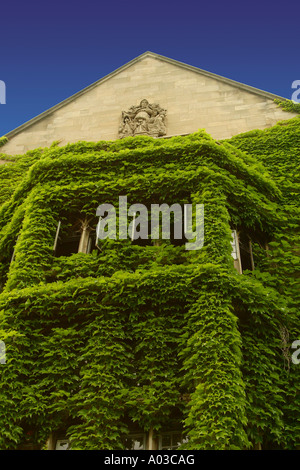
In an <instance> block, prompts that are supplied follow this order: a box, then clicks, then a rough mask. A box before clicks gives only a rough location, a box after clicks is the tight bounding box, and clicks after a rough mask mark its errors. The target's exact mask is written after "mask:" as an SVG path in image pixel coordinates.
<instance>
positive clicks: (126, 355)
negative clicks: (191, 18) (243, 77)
mask: <svg viewBox="0 0 300 470" xmlns="http://www.w3.org/2000/svg"><path fill="white" fill-rule="evenodd" d="M274 100H280V101H281V102H282V103H284V102H285V101H287V100H284V99H283V98H280V97H277V96H275V95H272V94H270V93H267V92H264V91H261V90H257V89H254V88H252V87H250V86H247V85H243V84H240V83H236V82H234V81H232V80H229V79H226V78H223V77H219V76H217V75H214V74H211V73H209V72H206V71H202V70H199V69H196V68H194V67H191V66H188V65H185V64H182V63H179V62H177V61H174V60H171V59H168V58H165V57H162V56H159V55H157V54H153V53H150V52H147V53H145V54H143V55H141V56H140V57H138V58H136V59H134V60H133V61H131V62H130V63H128V64H126V65H124V66H123V67H121V68H120V69H118V70H116V71H115V72H113V73H111V74H110V75H108V76H107V77H104V78H103V79H101V80H99V81H98V82H96V83H94V84H92V85H91V86H89V87H88V88H86V89H85V90H82V91H81V92H79V93H77V94H76V95H74V96H72V97H71V98H69V99H67V100H65V101H64V102H62V103H60V104H58V105H57V106H55V107H54V108H52V109H50V110H48V111H46V112H45V113H43V114H41V115H40V116H37V117H36V118H34V119H32V120H31V121H29V122H28V123H25V124H24V125H22V126H20V127H19V128H18V129H15V130H14V131H12V132H10V133H9V134H7V135H6V136H5V137H6V138H5V139H3V140H2V147H1V151H2V154H1V160H2V163H3V165H1V167H0V178H1V180H2V181H3V182H4V184H3V189H1V191H0V204H1V205H0V220H1V226H0V230H1V231H0V253H1V255H0V256H1V258H0V263H1V264H0V283H1V293H0V311H1V312H2V314H1V315H2V316H1V317H0V322H1V323H0V332H1V335H2V336H1V338H0V340H2V341H3V342H4V343H5V348H6V361H5V363H4V364H0V374H1V382H0V393H1V396H2V400H1V402H0V414H1V416H2V420H1V424H0V426H2V429H1V432H0V436H1V438H0V446H1V448H5V449H6V448H10V449H11V448H17V449H25V448H28V449H41V448H44V449H64V448H68V447H70V446H71V448H72V449H141V448H144V449H145V448H146V449H175V448H178V446H183V447H185V448H188V449H248V448H251V449H259V448H263V449H272V448H281V449H293V448H296V447H297V445H298V444H299V434H297V433H298V431H297V429H298V427H297V421H298V419H299V409H300V407H299V406H298V403H297V400H298V401H299V397H298V395H297V383H299V382H298V381H299V379H298V376H297V373H298V370H297V361H296V362H295V361H294V362H293V361H292V360H291V357H292V349H291V342H292V341H295V340H297V339H298V338H299V326H298V324H299V321H298V316H297V315H298V314H297V305H298V302H299V294H298V293H297V292H298V290H297V284H296V280H297V277H296V271H297V263H298V261H297V259H298V258H299V257H298V254H299V253H298V251H297V243H298V238H299V236H298V235H297V233H298V232H297V225H298V223H299V218H298V215H299V212H298V211H299V209H298V205H297V200H296V195H295V193H296V187H297V184H298V183H297V172H296V165H297V162H296V160H297V158H298V155H299V152H298V150H299V133H300V130H299V117H298V116H299V115H298V112H297V108H295V110H294V111H293V112H291V113H290V114H288V113H286V112H285V111H284V110H283V109H282V108H281V107H278V104H277V102H274ZM283 120H284V121H283ZM282 121H283V122H282ZM23 154H24V155H23ZM125 196H126V198H127V204H128V207H129V206H130V205H133V204H142V205H143V206H144V207H145V208H148V209H149V210H150V207H152V205H155V204H156V205H162V204H167V205H168V207H169V208H171V206H172V205H173V204H178V206H179V207H181V208H183V207H184V206H187V205H190V206H192V207H193V209H194V211H195V207H197V205H198V206H199V207H204V243H203V246H202V245H201V248H199V249H192V250H189V249H187V246H186V244H188V243H189V242H190V241H189V240H188V237H187V233H186V231H185V230H183V233H184V234H185V235H186V237H185V238H184V237H183V236H180V237H177V236H175V228H176V227H180V226H181V227H183V225H184V220H185V219H183V218H181V219H180V223H179V225H176V224H177V222H178V220H177V219H176V217H175V216H174V217H172V214H173V211H170V213H169V216H170V218H169V223H170V236H169V237H163V236H160V237H157V238H156V239H153V237H151V236H150V233H151V230H150V228H151V222H152V219H151V220H150V218H149V217H148V215H149V213H148V212H147V214H146V219H145V220H146V225H145V227H146V226H148V228H149V231H148V233H147V236H146V237H143V238H141V237H139V236H138V235H139V232H140V231H141V219H139V218H138V216H137V212H139V211H140V210H141V209H138V208H136V210H132V212H131V213H129V212H128V214H127V222H126V224H129V223H130V224H131V225H130V226H129V230H128V231H127V226H126V231H125V233H126V236H123V237H121V236H120V233H121V226H120V223H119V222H120V220H121V208H120V197H123V198H124V197H125ZM101 204H110V205H111V206H112V207H114V208H115V209H116V211H115V214H114V215H115V220H116V232H115V236H114V237H110V238H107V239H105V238H104V239H100V238H99V236H98V237H97V236H96V234H98V235H99V230H100V228H101V222H100V225H99V217H98V215H99V214H97V208H98V207H99V205H101ZM104 212H105V211H104ZM106 212H107V210H106ZM102 216H105V217H106V215H105V214H104V213H103V214H102ZM195 217H196V214H195V212H194V219H193V221H194V226H193V229H194V228H195V224H196V233H198V232H197V218H195ZM195 221H196V222H195ZM126 224H125V225H126ZM147 224H149V225H147ZM138 228H139V229H138ZM184 228H185V226H184ZM199 233H200V232H199ZM295 384H296V386H295Z"/></svg>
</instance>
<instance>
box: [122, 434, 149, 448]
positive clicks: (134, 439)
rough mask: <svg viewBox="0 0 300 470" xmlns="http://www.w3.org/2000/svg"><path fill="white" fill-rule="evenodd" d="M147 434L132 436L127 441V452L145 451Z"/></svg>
mask: <svg viewBox="0 0 300 470" xmlns="http://www.w3.org/2000/svg"><path fill="white" fill-rule="evenodd" d="M145 449H146V434H145V433H141V434H130V435H129V436H128V438H127V440H126V450H145Z"/></svg>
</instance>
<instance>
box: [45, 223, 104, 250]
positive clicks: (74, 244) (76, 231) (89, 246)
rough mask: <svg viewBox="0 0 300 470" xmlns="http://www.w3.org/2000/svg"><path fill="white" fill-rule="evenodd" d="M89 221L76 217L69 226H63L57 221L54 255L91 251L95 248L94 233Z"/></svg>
mask: <svg viewBox="0 0 300 470" xmlns="http://www.w3.org/2000/svg"><path fill="white" fill-rule="evenodd" d="M89 222H90V221H89V220H87V219H84V220H79V219H78V220H76V222H74V223H73V224H72V225H70V226H69V227H64V226H62V224H61V222H60V221H59V222H58V225H57V230H56V235H55V240H54V246H53V251H54V254H55V256H71V255H72V254H74V253H91V252H92V251H93V250H94V249H95V248H96V235H95V230H93V229H92V228H91V227H90V225H89Z"/></svg>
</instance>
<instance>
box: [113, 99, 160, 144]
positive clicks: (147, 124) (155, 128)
mask: <svg viewBox="0 0 300 470" xmlns="http://www.w3.org/2000/svg"><path fill="white" fill-rule="evenodd" d="M166 113H167V111H166V110H165V109H163V108H161V107H160V106H159V104H150V103H149V102H148V101H147V100H146V99H143V100H142V101H141V102H140V104H139V105H138V106H131V108H129V110H128V111H123V112H122V121H121V125H120V127H119V137H120V139H123V138H124V137H128V136H136V135H150V136H152V137H160V136H163V135H166V122H165V120H166Z"/></svg>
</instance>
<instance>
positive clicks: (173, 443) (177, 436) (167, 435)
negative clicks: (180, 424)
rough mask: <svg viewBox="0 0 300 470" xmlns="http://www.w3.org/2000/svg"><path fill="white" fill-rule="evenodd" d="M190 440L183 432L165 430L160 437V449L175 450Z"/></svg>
mask: <svg viewBox="0 0 300 470" xmlns="http://www.w3.org/2000/svg"><path fill="white" fill-rule="evenodd" d="M187 441H188V439H187V438H184V437H183V436H182V434H181V433H180V432H178V431H174V432H164V433H162V434H160V436H159V439H158V449H159V450H175V449H178V447H180V446H181V445H182V444H184V443H186V442H187Z"/></svg>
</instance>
